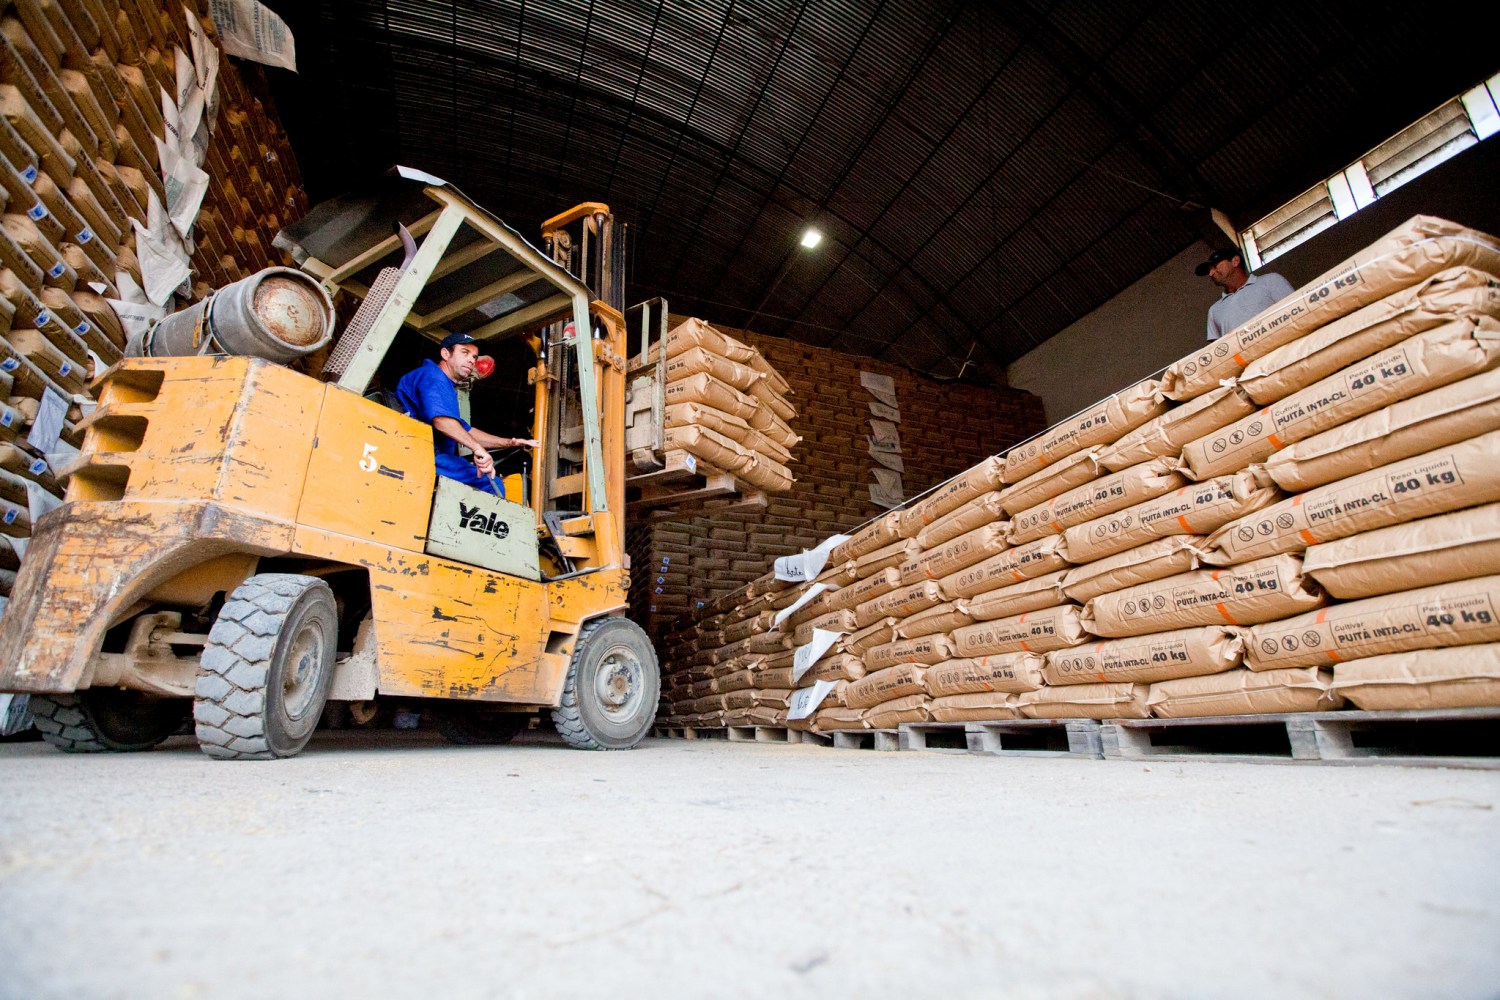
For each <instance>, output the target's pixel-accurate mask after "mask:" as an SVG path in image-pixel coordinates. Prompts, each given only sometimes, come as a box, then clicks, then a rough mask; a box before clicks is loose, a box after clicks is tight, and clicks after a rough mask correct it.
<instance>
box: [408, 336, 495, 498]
mask: <svg viewBox="0 0 1500 1000" xmlns="http://www.w3.org/2000/svg"><path fill="white" fill-rule="evenodd" d="M396 398H397V399H399V400H400V401H401V405H402V406H404V407H405V408H406V413H407V416H410V417H415V418H416V419H418V420H420V421H422V422H423V423H424V424H431V423H432V422H433V421H434V420H436V419H437V418H438V417H452V418H453V419H454V420H457V421H458V422H459V423H460V424H462V425H463V429H464V430H466V431H467V430H470V429H471V428H470V426H469V422H468V421H467V420H465V419H464V418H463V417H462V416H461V415H460V414H459V412H458V386H456V385H454V384H453V380H452V379H451V378H449V377H448V376H447V375H446V374H445V373H444V372H443V370H442V369H441V368H439V367H438V364H437V362H436V361H433V360H432V359H431V358H429V359H427V360H426V361H423V362H422V364H421V367H419V368H416V369H415V370H413V371H409V372H407V373H406V374H405V375H403V376H401V381H400V382H397V383H396ZM432 449H433V457H434V461H435V462H436V464H437V473H438V475H440V476H447V477H448V478H449V479H456V480H458V481H459V482H461V483H467V484H468V485H470V486H473V487H475V488H476V489H483V488H484V486H485V484H486V482H487V480H485V478H484V477H483V476H481V475H480V474H479V470H478V469H476V468H474V463H472V462H470V461H469V460H468V459H467V458H464V457H462V456H460V455H459V453H458V442H457V441H455V440H453V439H452V438H451V437H449V436H448V435H446V434H444V433H443V432H442V431H440V430H438V429H437V428H436V427H434V428H433V429H432Z"/></svg>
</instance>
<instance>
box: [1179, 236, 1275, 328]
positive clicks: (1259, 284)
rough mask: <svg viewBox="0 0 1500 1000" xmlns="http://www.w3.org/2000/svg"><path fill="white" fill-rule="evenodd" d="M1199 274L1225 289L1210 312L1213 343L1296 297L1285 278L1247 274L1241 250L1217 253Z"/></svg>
mask: <svg viewBox="0 0 1500 1000" xmlns="http://www.w3.org/2000/svg"><path fill="white" fill-rule="evenodd" d="M1196 273H1197V275H1198V277H1200V278H1202V277H1205V276H1206V277H1207V278H1208V280H1210V281H1212V282H1213V283H1214V284H1216V285H1218V286H1219V287H1220V288H1222V289H1224V294H1223V295H1220V296H1219V301H1217V302H1215V303H1214V304H1213V305H1212V306H1209V309H1208V339H1209V340H1218V339H1219V338H1220V337H1222V336H1224V334H1226V333H1228V332H1229V331H1230V330H1233V329H1234V328H1235V327H1237V326H1240V325H1241V324H1243V323H1247V322H1249V321H1250V320H1252V319H1254V318H1255V317H1256V316H1258V315H1260V314H1261V313H1263V312H1265V311H1266V310H1267V309H1269V308H1271V307H1272V306H1274V305H1275V304H1276V303H1278V302H1280V301H1281V300H1282V299H1284V298H1286V297H1287V296H1288V295H1290V294H1292V284H1291V282H1289V281H1287V280H1286V279H1285V278H1283V277H1282V276H1281V275H1279V274H1272V273H1269V272H1268V273H1266V274H1262V275H1258V276H1257V275H1254V274H1251V273H1250V272H1248V271H1246V270H1245V265H1244V263H1243V262H1242V261H1241V260H1240V252H1239V251H1238V250H1215V251H1214V252H1213V253H1211V254H1209V255H1208V260H1206V261H1204V262H1203V263H1202V264H1199V265H1198V270H1197V272H1196Z"/></svg>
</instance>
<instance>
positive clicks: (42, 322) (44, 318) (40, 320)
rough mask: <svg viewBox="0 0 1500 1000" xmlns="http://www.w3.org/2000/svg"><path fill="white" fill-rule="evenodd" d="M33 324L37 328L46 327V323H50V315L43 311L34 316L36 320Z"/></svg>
mask: <svg viewBox="0 0 1500 1000" xmlns="http://www.w3.org/2000/svg"><path fill="white" fill-rule="evenodd" d="M34 322H35V323H36V325H37V326H46V325H47V324H48V323H50V322H52V314H51V313H49V312H48V311H47V310H45V309H43V310H42V311H41V312H39V313H37V314H36V319H35V320H34Z"/></svg>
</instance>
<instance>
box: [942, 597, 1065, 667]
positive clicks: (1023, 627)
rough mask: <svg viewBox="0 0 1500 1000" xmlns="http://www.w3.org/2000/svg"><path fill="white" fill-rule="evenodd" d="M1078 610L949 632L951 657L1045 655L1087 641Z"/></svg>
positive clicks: (1049, 610)
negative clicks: (951, 649)
mask: <svg viewBox="0 0 1500 1000" xmlns="http://www.w3.org/2000/svg"><path fill="white" fill-rule="evenodd" d="M1081 611H1082V609H1081V608H1079V607H1078V606H1077V605H1075V604H1062V605H1058V606H1057V607H1055V608H1043V609H1042V610H1041V611H1029V612H1027V613H1026V614H1024V615H1016V616H1015V617H1013V618H997V619H996V620H995V621H992V622H979V623H977V624H975V625H969V626H966V627H964V628H961V629H956V630H955V631H954V632H953V647H954V654H953V655H954V656H955V657H960V658H967V659H974V658H975V657H979V656H993V655H994V654H996V653H1020V652H1026V653H1045V652H1048V651H1050V650H1054V649H1067V648H1068V647H1070V646H1078V645H1082V644H1083V643H1085V642H1088V641H1089V638H1090V636H1089V634H1088V632H1087V630H1085V629H1084V627H1083V618H1082V615H1081Z"/></svg>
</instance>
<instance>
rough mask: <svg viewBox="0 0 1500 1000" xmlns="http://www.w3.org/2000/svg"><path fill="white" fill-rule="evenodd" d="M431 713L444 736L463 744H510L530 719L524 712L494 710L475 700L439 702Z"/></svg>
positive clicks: (466, 745) (460, 744)
mask: <svg viewBox="0 0 1500 1000" xmlns="http://www.w3.org/2000/svg"><path fill="white" fill-rule="evenodd" d="M432 715H433V721H434V722H435V723H436V724H437V731H438V732H440V733H442V734H443V739H445V740H447V741H448V742H449V743H457V744H458V745H459V746H464V747H483V746H498V745H500V744H501V743H509V742H510V741H511V740H513V739H515V738H516V734H517V733H519V732H520V731H521V730H523V729H525V728H526V723H527V722H528V721H530V718H531V717H530V716H529V715H527V714H525V713H523V712H500V711H496V710H495V707H494V706H493V705H486V704H485V703H484V702H478V701H454V702H449V703H447V704H440V705H437V706H435V707H434V708H433V710H432Z"/></svg>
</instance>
